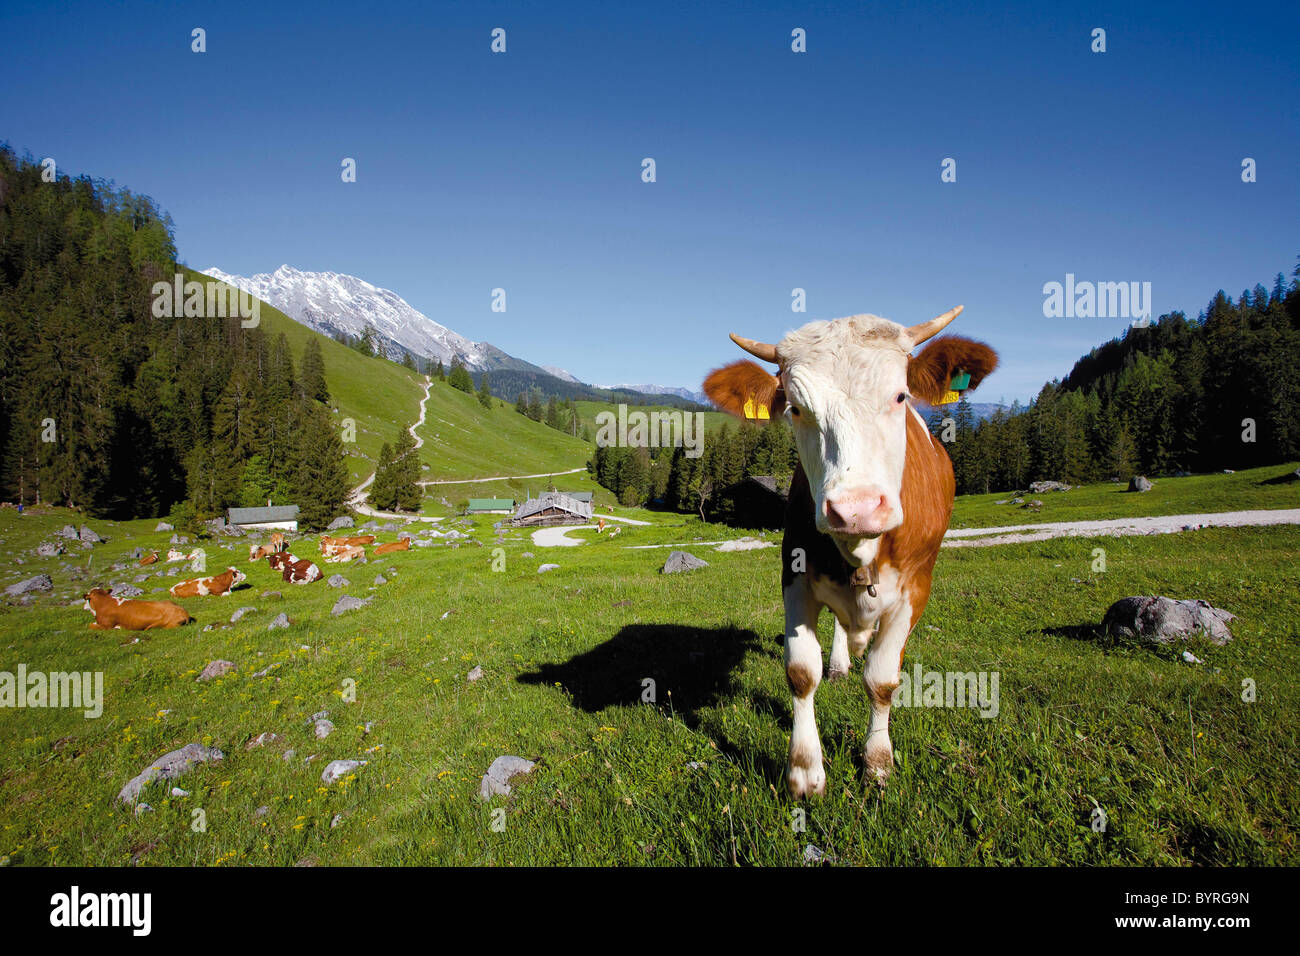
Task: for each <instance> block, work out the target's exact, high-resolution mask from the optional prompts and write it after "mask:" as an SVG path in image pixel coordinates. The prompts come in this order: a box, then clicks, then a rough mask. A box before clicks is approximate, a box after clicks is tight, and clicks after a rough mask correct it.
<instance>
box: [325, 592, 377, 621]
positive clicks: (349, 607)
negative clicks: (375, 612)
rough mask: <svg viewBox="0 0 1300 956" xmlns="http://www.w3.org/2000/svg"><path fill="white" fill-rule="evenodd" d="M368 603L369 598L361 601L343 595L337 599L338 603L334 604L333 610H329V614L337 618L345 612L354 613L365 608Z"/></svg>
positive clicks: (348, 595)
mask: <svg viewBox="0 0 1300 956" xmlns="http://www.w3.org/2000/svg"><path fill="white" fill-rule="evenodd" d="M369 603H370V598H366V599H365V600H364V601H363V600H361V598H355V597H353V596H352V595H350V594H345V595H343V596H342V597H341V598H339V599H338V601H336V602H335V604H334V609H333V610H331V611H330V613H331V614H333V615H334V616H335V617H338V615H340V614H342V613H343V612H345V611H355V610H357V609H358V608H363V607H365V606H366V605H367V604H369Z"/></svg>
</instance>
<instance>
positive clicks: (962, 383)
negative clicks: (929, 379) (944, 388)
mask: <svg viewBox="0 0 1300 956" xmlns="http://www.w3.org/2000/svg"><path fill="white" fill-rule="evenodd" d="M948 387H949V388H950V389H952V390H953V391H954V392H961V391H964V390H966V389H968V388H970V372H963V371H962V370H961V369H958V370H957V372H956V374H954V375H953V377H952V381H951V382H949V383H948Z"/></svg>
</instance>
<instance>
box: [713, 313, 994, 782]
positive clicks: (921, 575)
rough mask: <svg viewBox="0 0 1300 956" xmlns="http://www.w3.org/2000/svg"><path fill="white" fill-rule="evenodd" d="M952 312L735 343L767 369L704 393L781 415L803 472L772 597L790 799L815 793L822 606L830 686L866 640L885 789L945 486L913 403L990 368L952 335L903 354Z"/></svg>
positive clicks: (716, 379) (872, 768) (983, 348)
mask: <svg viewBox="0 0 1300 956" xmlns="http://www.w3.org/2000/svg"><path fill="white" fill-rule="evenodd" d="M959 312H961V306H958V307H957V308H955V309H953V310H952V311H951V312H947V313H945V314H944V315H941V316H939V317H938V318H936V319H932V320H930V321H929V322H923V323H921V324H919V325H914V326H911V327H910V328H905V327H904V326H901V325H898V324H897V323H895V322H890V321H888V320H887V319H882V318H879V317H877V316H874V315H855V316H851V317H849V318H845V319H836V320H835V321H833V322H811V323H809V324H808V325H805V326H804V327H803V328H801V329H798V330H796V331H794V332H791V333H789V334H788V335H787V336H786V337H785V338H784V339H782V340H781V341H780V343H778V344H777V345H768V344H764V343H760V342H754V341H752V340H751V339H744V338H740V337H738V336H735V335H733V336H732V338H733V339H734V340H735V342H736V344H738V345H739V346H740V347H741V348H743V349H745V350H746V351H747V352H750V353H751V354H753V355H755V356H757V357H758V358H761V359H763V360H764V361H767V362H771V363H773V364H775V365H776V366H777V374H776V375H773V374H771V373H770V372H768V371H767V370H766V369H764V368H761V367H760V366H758V365H756V364H754V363H753V362H736V363H734V364H733V365H730V366H727V367H726V368H721V369H718V370H716V371H714V372H713V373H712V374H710V375H709V377H708V379H707V380H706V381H705V383H704V389H705V391H706V392H707V393H708V395H709V398H711V399H712V400H713V402H714V403H715V404H716V405H718V406H719V407H720V408H723V409H724V410H726V411H728V412H731V413H732V414H734V415H737V416H742V417H749V418H757V419H761V418H763V417H766V415H767V413H768V410H769V409H770V414H771V416H772V417H775V416H776V415H778V414H781V413H783V412H784V413H785V414H786V415H788V416H789V421H790V423H791V425H792V427H793V429H794V437H795V444H796V446H797V448H798V452H799V466H798V467H797V468H796V469H795V473H794V478H793V481H792V483H791V486H790V498H789V503H788V505H787V510H786V520H785V541H784V545H783V547H782V563H783V569H782V575H781V587H782V597H783V599H784V604H785V673H786V678H787V680H788V681H789V684H790V690H791V693H792V695H793V698H794V701H793V708H792V710H793V715H794V726H793V728H792V731H791V736H790V762H789V766H788V768H787V771H786V782H787V784H788V785H789V788H790V792H791V793H792V794H793V795H794V796H796V797H801V796H803V795H805V794H808V793H822V792H824V791H825V788H826V774H825V771H824V769H823V766H822V748H821V739H820V737H819V736H818V733H817V722H816V718H815V716H814V711H813V696H814V694H815V693H816V691H817V685H818V684H819V683H820V682H821V677H822V650H821V645H820V644H819V643H818V641H817V616H818V614H819V613H820V612H821V609H822V608H823V607H827V608H830V610H831V612H832V613H833V614H834V615H835V636H834V638H833V641H832V646H831V655H830V676H831V678H836V677H841V676H843V675H845V674H847V673H848V671H849V654H850V651H851V652H852V653H853V654H854V655H855V656H858V657H861V656H862V654H863V653H864V652H866V651H867V647H868V645H869V644H870V652H869V653H868V655H867V662H866V667H865V668H864V671H863V681H864V683H865V685H866V689H867V693H868V696H869V697H870V699H871V723H870V727H869V729H868V732H867V736H866V746H865V754H864V757H865V765H866V771H867V774H868V776H869V777H870V778H874V779H875V780H876V781H877V782H878V783H881V784H883V783H884V782H885V780H886V779H887V778H888V776H889V773H890V771H891V770H892V768H893V759H894V752H893V746H892V744H891V743H890V740H889V709H890V704H891V703H892V698H893V692H894V689H895V688H896V687H898V684H899V669H900V667H901V665H902V657H903V649H904V647H905V646H906V644H907V638H908V635H909V634H910V633H911V631H912V628H913V627H915V625H916V622H917V619H918V618H920V616H921V612H922V611H923V610H925V605H926V602H927V601H928V600H929V598H930V581H931V575H932V573H933V570H934V563H935V558H936V557H937V556H938V554H939V546H940V544H941V542H942V540H943V536H944V532H945V531H946V530H947V527H948V520H949V518H950V517H951V515H952V504H953V494H954V490H955V486H954V481H953V473H952V462H951V461H950V460H949V458H948V453H947V452H946V451H945V450H944V448H943V445H942V444H941V443H940V442H938V441H936V440H935V439H934V438H933V437H932V436H931V435H930V432H929V429H927V428H926V426H925V423H924V422H922V421H921V416H920V413H918V412H917V411H916V410H915V409H914V408H913V407H912V399H914V398H919V399H921V400H923V401H925V402H927V403H929V404H931V405H934V404H939V403H942V402H945V401H950V400H951V395H950V393H949V386H950V382H953V381H954V377H956V378H957V381H959V382H961V383H962V384H961V385H960V386H958V387H964V388H974V387H975V386H976V385H978V384H979V382H980V380H981V379H983V378H984V377H985V376H986V375H988V374H989V373H990V372H991V371H993V369H994V368H995V367H996V366H997V355H996V354H995V353H994V352H993V350H992V349H990V348H989V347H988V346H987V345H984V344H982V343H979V342H972V341H970V340H969V339H962V338H953V337H949V338H941V339H938V340H936V341H934V342H931V343H930V345H929V346H927V347H926V348H925V349H924V350H923V351H922V352H921V353H920V354H918V355H916V356H912V355H911V354H910V353H911V351H912V349H914V348H915V347H916V346H918V345H920V344H921V343H922V342H925V341H926V340H928V339H930V338H931V337H932V336H934V335H936V334H937V333H938V332H939V331H940V330H942V329H943V328H944V327H945V326H946V325H947V324H948V323H949V322H951V321H952V320H953V319H955V318H956V317H957V314H958V313H959ZM965 373H969V376H970V378H969V381H968V382H966V380H965V377H964V376H965ZM954 384H955V383H954ZM877 623H878V624H879V629H878V630H875V629H876V625H877ZM873 631H875V635H874V640H873Z"/></svg>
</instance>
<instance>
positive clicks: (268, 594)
mask: <svg viewBox="0 0 1300 956" xmlns="http://www.w3.org/2000/svg"><path fill="white" fill-rule="evenodd" d="M282 597H284V595H283V594H281V593H280V592H279V591H263V592H262V600H264V601H278V600H280V598H282Z"/></svg>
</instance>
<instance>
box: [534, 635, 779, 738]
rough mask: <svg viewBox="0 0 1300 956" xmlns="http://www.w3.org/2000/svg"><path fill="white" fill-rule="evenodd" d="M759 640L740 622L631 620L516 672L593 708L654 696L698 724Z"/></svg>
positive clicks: (732, 686)
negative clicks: (606, 635) (581, 647)
mask: <svg viewBox="0 0 1300 956" xmlns="http://www.w3.org/2000/svg"><path fill="white" fill-rule="evenodd" d="M759 647H760V639H759V636H758V635H757V634H755V633H754V632H753V631H749V630H743V629H741V628H736V627H716V628H706V627H688V626H684V625H680V624H629V625H628V626H627V627H624V628H622V629H620V630H619V632H618V633H617V634H615V635H614V636H613V637H612V638H610V639H609V640H608V641H606V642H605V643H603V644H600V645H599V646H597V647H594V648H592V649H591V650H589V651H584V652H583V653H581V654H576V655H574V656H573V657H571V658H569V659H568V660H567V661H564V662H563V663H559V664H542V665H540V666H539V667H538V668H537V669H536V670H535V671H529V672H526V673H523V674H520V675H519V678H518V679H519V681H520V683H524V684H543V685H552V684H559V685H560V686H561V687H563V688H564V689H565V690H566V691H567V692H568V693H569V695H570V697H571V698H572V700H573V703H574V704H575V705H576V706H578V707H581V708H582V709H583V710H585V711H586V712H587V713H591V714H594V713H597V712H599V711H602V710H604V709H605V708H607V707H624V706H642V705H645V704H647V703H653V704H655V705H657V706H658V707H660V708H662V709H663V710H664V711H669V710H670V709H671V712H672V713H673V714H674V715H675V716H676V717H677V718H678V719H680V720H682V721H683V722H684V723H685V724H686V725H687V726H689V727H692V728H696V727H698V726H699V715H700V711H701V710H703V709H704V708H707V707H711V706H713V705H715V704H717V703H718V702H720V701H722V700H724V699H725V698H727V697H729V696H731V695H733V694H735V693H736V691H737V680H736V671H737V669H738V668H739V666H740V664H741V662H742V661H743V660H744V658H745V655H746V654H747V653H749V652H750V651H754V650H758V649H759ZM647 681H653V684H648V683H647ZM651 692H652V693H651Z"/></svg>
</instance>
